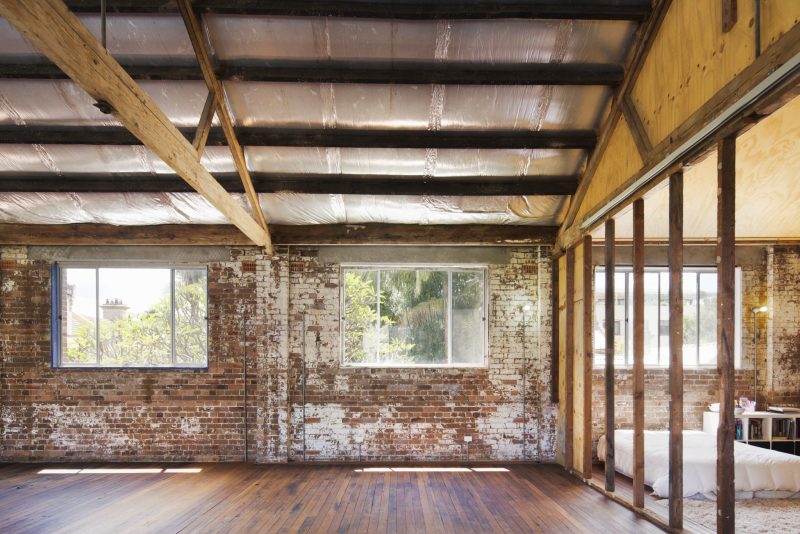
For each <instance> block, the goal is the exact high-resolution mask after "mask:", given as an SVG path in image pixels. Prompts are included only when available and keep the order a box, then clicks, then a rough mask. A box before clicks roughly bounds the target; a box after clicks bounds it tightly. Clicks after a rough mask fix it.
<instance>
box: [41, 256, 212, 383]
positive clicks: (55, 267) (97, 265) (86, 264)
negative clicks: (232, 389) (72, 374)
mask: <svg viewBox="0 0 800 534" xmlns="http://www.w3.org/2000/svg"><path fill="white" fill-rule="evenodd" d="M64 269H94V270H95V307H96V310H95V314H96V315H95V321H96V322H97V327H96V328H95V335H96V336H97V337H98V339H99V336H100V328H99V320H100V310H99V307H100V291H99V284H100V269H169V271H170V276H169V277H170V293H169V297H170V330H171V332H170V345H171V347H170V348H171V354H170V364H168V365H103V364H102V363H100V362H99V358H100V350H99V347H100V344H99V342H96V344H95V347H96V351H97V354H96V357H97V359H98V361H97V362H95V363H90V364H66V365H65V364H64V363H63V362H62V356H63V354H62V334H63V332H62V328H61V324H62V322H63V317H62V315H61V303H62V288H63V284H62V280H63V276H62V271H63V270H64ZM192 269H193V270H203V271H204V272H205V317H204V319H203V320H204V322H205V329H206V343H205V362H204V363H201V364H197V365H191V364H178V363H177V362H176V354H175V271H176V270H178V271H180V270H192ZM50 284H51V288H50V317H51V319H50V325H51V336H50V338H51V339H50V367H51V368H52V369H62V370H70V371H72V370H94V371H97V370H112V371H120V370H132V371H148V370H151V371H152V370H158V371H170V370H172V371H207V370H208V366H209V352H208V345H209V337H210V336H209V316H208V265H207V264H204V263H180V262H169V263H166V262H149V261H122V260H102V261H84V260H81V261H65V262H53V264H52V267H51V276H50Z"/></svg>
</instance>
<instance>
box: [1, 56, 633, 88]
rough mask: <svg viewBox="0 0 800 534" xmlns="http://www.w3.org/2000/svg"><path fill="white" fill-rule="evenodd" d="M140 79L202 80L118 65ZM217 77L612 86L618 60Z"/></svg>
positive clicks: (14, 73)
mask: <svg viewBox="0 0 800 534" xmlns="http://www.w3.org/2000/svg"><path fill="white" fill-rule="evenodd" d="M122 66H123V67H124V68H125V70H126V71H127V72H128V74H129V75H130V76H131V77H133V78H135V79H139V80H175V81H183V80H202V79H203V75H202V73H201V72H200V68H199V67H197V66H196V65H135V64H123V65H122ZM215 72H216V74H217V77H218V78H219V79H220V80H235V81H245V82H294V83H362V84H410V85H424V84H451V85H617V84H618V83H620V82H621V81H622V76H623V69H622V67H621V66H619V65H606V64H582V63H530V64H516V63H515V64H508V65H492V64H485V63H483V64H478V63H466V64H465V63H459V64H457V65H453V64H446V63H445V64H442V63H438V64H434V63H432V62H413V61H401V62H392V63H385V62H366V61H306V62H297V61H273V60H270V61H264V62H259V63H252V62H248V63H246V64H244V63H235V62H220V64H219V65H218V67H217V68H216V71H215ZM0 78H5V79H17V78H19V79H54V80H56V79H66V78H67V75H66V74H64V73H63V72H62V71H61V69H59V68H58V67H57V66H55V65H53V64H52V63H33V64H31V63H6V64H0Z"/></svg>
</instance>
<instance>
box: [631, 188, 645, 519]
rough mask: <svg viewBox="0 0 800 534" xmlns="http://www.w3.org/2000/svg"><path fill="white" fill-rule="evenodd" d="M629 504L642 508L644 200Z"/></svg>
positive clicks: (636, 245)
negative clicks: (631, 497) (631, 501)
mask: <svg viewBox="0 0 800 534" xmlns="http://www.w3.org/2000/svg"><path fill="white" fill-rule="evenodd" d="M633 505H634V506H635V507H636V508H644V200H642V199H638V200H636V201H634V203H633Z"/></svg>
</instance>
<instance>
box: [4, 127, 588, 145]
mask: <svg viewBox="0 0 800 534" xmlns="http://www.w3.org/2000/svg"><path fill="white" fill-rule="evenodd" d="M180 130H181V131H182V133H183V134H184V135H185V136H186V138H187V139H188V140H190V141H191V139H192V138H193V137H194V132H195V129H194V128H181V129H180ZM236 136H237V138H238V139H239V142H240V143H241V144H242V145H243V146H293V147H342V148H442V149H448V148H453V149H459V148H461V149H530V148H556V149H558V148H564V149H566V148H578V149H592V148H594V145H595V141H596V135H595V133H594V131H591V130H545V131H526V130H497V131H494V130H448V131H442V130H439V131H428V130H377V129H344V128H335V129H301V128H292V129H289V128H261V127H244V128H237V129H236ZM9 143H12V144H54V145H139V144H141V142H140V141H139V140H138V139H136V137H134V135H133V134H131V133H130V132H129V131H128V130H127V129H125V128H123V127H118V126H102V127H84V126H39V127H29V126H3V127H0V144H9ZM225 144H226V141H225V136H224V135H223V132H222V130H221V129H219V128H214V129H212V130H211V132H210V134H209V136H208V141H207V146H223V145H225Z"/></svg>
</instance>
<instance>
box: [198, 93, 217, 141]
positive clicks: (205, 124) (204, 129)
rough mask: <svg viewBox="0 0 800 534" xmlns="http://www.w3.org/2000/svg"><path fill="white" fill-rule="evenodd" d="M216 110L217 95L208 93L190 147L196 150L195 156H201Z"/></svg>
mask: <svg viewBox="0 0 800 534" xmlns="http://www.w3.org/2000/svg"><path fill="white" fill-rule="evenodd" d="M216 109H217V95H215V94H214V93H213V92H211V91H209V92H208V97H206V103H205V104H204V105H203V112H202V113H200V121H199V122H198V123H197V130H195V132H194V139H193V140H192V146H193V147H194V148H195V150H197V155H198V156H202V155H203V151H204V150H205V148H206V142H207V141H208V134H209V133H210V132H211V123H212V122H214V114H215V113H216Z"/></svg>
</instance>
